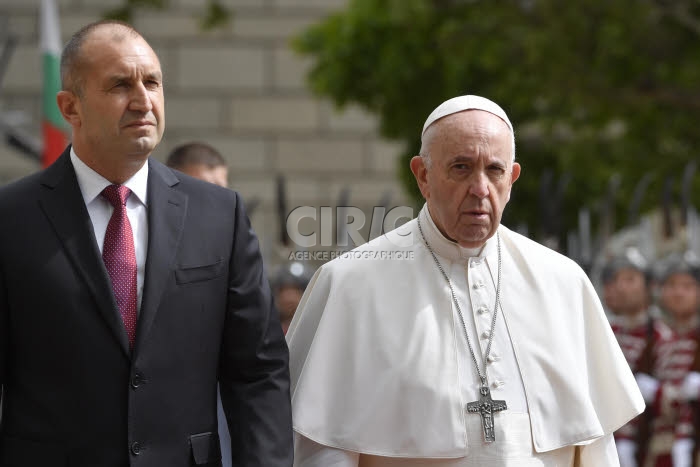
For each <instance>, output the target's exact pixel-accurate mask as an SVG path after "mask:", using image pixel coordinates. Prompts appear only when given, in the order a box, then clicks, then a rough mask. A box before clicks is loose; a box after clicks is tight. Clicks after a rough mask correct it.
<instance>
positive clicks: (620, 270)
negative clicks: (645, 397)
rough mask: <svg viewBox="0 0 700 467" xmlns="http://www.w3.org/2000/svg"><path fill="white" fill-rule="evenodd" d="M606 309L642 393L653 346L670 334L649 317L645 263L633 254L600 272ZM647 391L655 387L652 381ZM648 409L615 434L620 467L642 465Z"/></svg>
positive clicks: (654, 347)
mask: <svg viewBox="0 0 700 467" xmlns="http://www.w3.org/2000/svg"><path fill="white" fill-rule="evenodd" d="M603 283H604V296H603V299H604V301H605V306H606V308H607V309H608V310H609V312H610V325H611V326H612V329H613V332H614V333H615V337H616V338H617V340H618V342H619V344H620V348H621V349H622V353H624V355H625V358H626V359H627V363H629V365H630V369H631V370H632V372H633V373H634V374H635V375H637V374H639V373H641V374H642V376H641V377H640V376H638V377H637V380H638V383H639V384H640V389H642V392H644V389H645V387H644V383H645V381H646V378H649V376H646V375H652V374H654V370H653V367H654V361H655V357H656V352H655V349H656V343H657V342H659V340H661V339H669V337H670V336H671V330H670V328H669V327H668V325H666V324H665V323H664V322H663V321H661V320H659V319H654V318H653V316H652V313H650V305H651V293H650V288H649V274H648V273H647V263H646V260H645V259H644V258H643V257H641V255H640V254H639V253H638V252H637V251H636V250H632V249H631V250H628V251H626V252H625V254H623V255H620V256H618V257H616V258H613V259H612V260H611V261H610V262H609V263H608V264H607V265H606V267H605V268H604V270H603ZM651 384H652V386H651V390H650V391H652V392H653V391H655V389H656V387H657V386H658V384H657V383H656V380H654V379H652V383H651ZM651 415H652V414H651V409H647V410H646V411H645V413H644V414H642V415H640V416H639V417H637V418H635V419H634V420H632V421H631V422H629V423H628V424H626V425H625V426H623V427H622V428H620V429H619V430H617V431H616V432H615V444H616V446H617V452H618V455H619V457H620V466H621V467H637V466H639V465H643V459H644V453H645V449H644V447H645V445H646V441H647V439H648V436H649V428H650V423H651Z"/></svg>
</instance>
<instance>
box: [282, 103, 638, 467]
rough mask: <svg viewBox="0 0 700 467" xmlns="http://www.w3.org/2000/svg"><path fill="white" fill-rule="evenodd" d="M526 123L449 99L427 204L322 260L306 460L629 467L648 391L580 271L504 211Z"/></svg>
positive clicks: (426, 141) (295, 345) (305, 336)
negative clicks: (517, 228)
mask: <svg viewBox="0 0 700 467" xmlns="http://www.w3.org/2000/svg"><path fill="white" fill-rule="evenodd" d="M514 141H515V138H514V133H513V127H512V125H511V123H510V121H509V120H508V117H507V116H506V114H505V112H504V111H503V109H501V108H500V107H499V106H498V105H496V104H495V103H493V102H491V101H489V100H488V99H484V98H482V97H478V96H461V97H456V98H454V99H450V100H448V101H446V102H444V103H443V104H442V105H440V106H439V107H438V108H437V109H435V111H433V113H432V114H431V115H430V116H429V117H428V120H427V121H426V122H425V126H424V128H423V136H422V148H421V154H420V155H419V156H416V157H414V158H413V159H412V160H411V170H412V171H413V173H414V175H415V177H416V180H417V181H418V185H419V187H420V190H421V192H422V194H423V196H424V197H425V199H426V204H425V206H424V207H423V209H422V210H421V211H420V213H419V214H418V216H417V218H415V219H413V220H412V221H410V222H407V223H406V224H404V225H402V226H401V227H399V228H397V229H395V230H393V231H392V232H389V233H387V234H385V235H384V236H382V237H379V238H377V239H375V240H373V241H371V242H369V243H367V244H365V245H363V246H361V247H359V248H357V249H355V250H353V251H352V252H350V253H349V254H348V255H346V256H345V257H341V258H338V259H336V260H334V261H331V262H329V263H327V264H325V265H324V266H322V267H321V268H320V269H319V270H318V271H317V272H316V274H315V276H314V277H313V279H312V280H311V283H310V284H309V286H308V288H307V290H306V293H305V295H304V297H303V298H302V301H301V303H300V305H299V308H298V309H297V312H296V314H295V317H294V320H293V321H292V324H291V327H290V328H289V331H288V334H287V340H288V343H289V349H290V369H291V374H292V404H293V415H294V429H295V431H296V435H295V436H296V440H295V463H294V465H295V466H298V467H350V466H352V467H355V466H360V467H379V466H381V467H394V466H401V467H417V466H430V467H448V466H449V467H458V466H459V467H465V466H489V467H490V466H494V467H495V466H512V467H534V466H537V467H545V466H546V467H554V466H557V467H569V466H586V467H607V466H618V465H619V462H618V458H617V453H616V450H615V444H614V441H613V435H612V434H613V432H614V431H615V430H616V429H617V428H619V427H620V426H622V425H623V424H625V423H626V422H627V421H628V420H630V419H631V418H633V417H635V416H636V415H637V414H639V413H641V412H642V411H643V409H644V402H643V400H642V397H641V395H640V393H639V390H638V388H637V385H636V383H635V380H634V378H633V376H632V373H631V372H630V370H629V367H628V365H627V363H626V361H625V359H624V357H623V355H622V352H621V351H620V348H619V346H618V344H617V343H616V341H615V337H614V336H613V334H612V331H611V330H610V326H609V324H608V321H607V319H606V317H605V315H604V313H603V309H602V307H601V304H600V301H599V299H598V297H597V295H596V293H595V291H594V289H593V287H592V286H591V284H590V282H589V280H588V278H587V277H586V275H585V274H584V272H583V271H582V270H581V269H580V268H579V267H578V266H577V265H576V264H575V263H574V262H573V261H571V260H569V259H568V258H566V257H564V256H562V255H560V254H558V253H555V252H553V251H552V250H549V249H547V248H545V247H543V246H541V245H539V244H537V243H535V242H533V241H531V240H528V239H527V238H525V237H523V236H521V235H519V234H517V233H515V232H512V231H510V230H508V229H507V228H506V227H504V226H502V225H500V221H501V214H502V212H503V208H504V207H505V205H506V203H507V202H508V200H509V198H510V191H511V186H512V185H513V183H514V182H515V181H516V180H517V179H518V177H519V176H520V165H519V164H518V163H517V162H515V142H514Z"/></svg>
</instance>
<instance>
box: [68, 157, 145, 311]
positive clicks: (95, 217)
mask: <svg viewBox="0 0 700 467" xmlns="http://www.w3.org/2000/svg"><path fill="white" fill-rule="evenodd" d="M70 159H71V162H72V163H73V168H74V169H75V175H76V176H77V178H78V185H79V186H80V192H81V193H82V194H83V199H84V200H85V206H86V207H87V211H88V214H89V215H90V221H91V222H92V228H93V231H94V233H95V239H96V240H97V245H98V246H99V248H100V253H102V248H103V246H104V241H105V233H106V231H107V224H109V219H110V218H111V217H112V211H114V207H113V206H112V205H111V204H110V203H109V201H107V200H106V199H104V198H103V197H102V196H100V193H102V190H104V189H105V188H107V187H108V186H109V185H112V183H111V182H110V181H109V180H107V179H106V178H104V177H103V176H102V175H100V174H98V173H97V172H95V171H94V170H93V169H91V168H90V167H88V165H87V164H85V162H83V161H82V160H81V159H80V157H78V155H77V154H76V153H75V151H74V149H73V148H72V147H71V150H70ZM123 185H124V186H126V187H127V188H129V189H130V190H131V195H130V196H129V198H128V199H127V200H126V213H127V216H128V217H129V223H130V224H131V231H132V232H133V235H134V248H135V250H136V265H137V273H136V284H137V289H136V290H137V300H138V301H137V304H138V308H137V310H138V309H140V308H141V299H142V297H143V281H144V277H145V272H146V253H147V251H148V211H147V209H146V208H147V206H148V203H147V200H146V192H147V187H148V163H145V164H143V167H141V169H139V171H138V172H136V173H135V174H134V176H133V177H131V178H130V179H129V180H127V181H126V182H124V183H123Z"/></svg>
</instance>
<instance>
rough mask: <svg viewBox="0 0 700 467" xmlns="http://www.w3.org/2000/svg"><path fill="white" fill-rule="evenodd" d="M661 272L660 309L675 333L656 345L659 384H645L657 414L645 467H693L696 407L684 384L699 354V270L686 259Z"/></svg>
mask: <svg viewBox="0 0 700 467" xmlns="http://www.w3.org/2000/svg"><path fill="white" fill-rule="evenodd" d="M661 271H662V272H661V275H660V277H659V287H660V290H659V305H660V307H661V309H662V311H663V312H664V314H665V316H666V318H667V320H668V323H669V325H670V327H671V329H672V334H671V336H670V338H669V339H662V340H660V341H659V342H658V344H657V361H656V364H655V371H654V373H655V375H654V376H655V377H656V385H654V380H653V379H652V378H646V379H647V382H646V384H640V387H641V388H642V394H643V395H644V398H645V400H646V401H647V403H650V402H653V404H654V409H655V413H656V418H655V419H654V422H653V430H652V435H651V440H650V442H649V452H648V455H647V460H646V464H645V465H646V466H648V467H666V466H669V467H670V466H673V467H690V466H691V465H692V450H693V447H694V436H695V428H694V426H693V414H692V408H691V404H690V403H689V402H688V401H687V398H686V397H685V393H686V392H688V391H687V388H686V385H684V384H683V383H684V380H685V379H686V376H687V375H688V372H689V370H690V369H691V366H692V364H693V359H694V355H695V353H696V349H697V339H698V330H699V328H698V326H699V324H700V320H699V319H698V305H699V304H700V286H699V283H698V268H697V265H696V264H694V263H690V262H688V261H687V260H686V259H683V258H675V257H674V258H671V259H669V260H667V261H666V262H665V264H664V267H663V268H662V269H661ZM638 380H639V377H638ZM684 389H686V390H685V391H684Z"/></svg>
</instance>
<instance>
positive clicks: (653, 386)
mask: <svg viewBox="0 0 700 467" xmlns="http://www.w3.org/2000/svg"><path fill="white" fill-rule="evenodd" d="M634 378H635V379H636V380H637V386H639V391H640V392H641V393H642V397H643V398H644V402H646V403H647V405H649V404H651V403H653V402H654V400H655V399H656V391H658V390H659V384H660V383H659V380H658V379H656V378H652V377H651V376H649V375H648V374H646V373H637V374H636V375H634Z"/></svg>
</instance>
